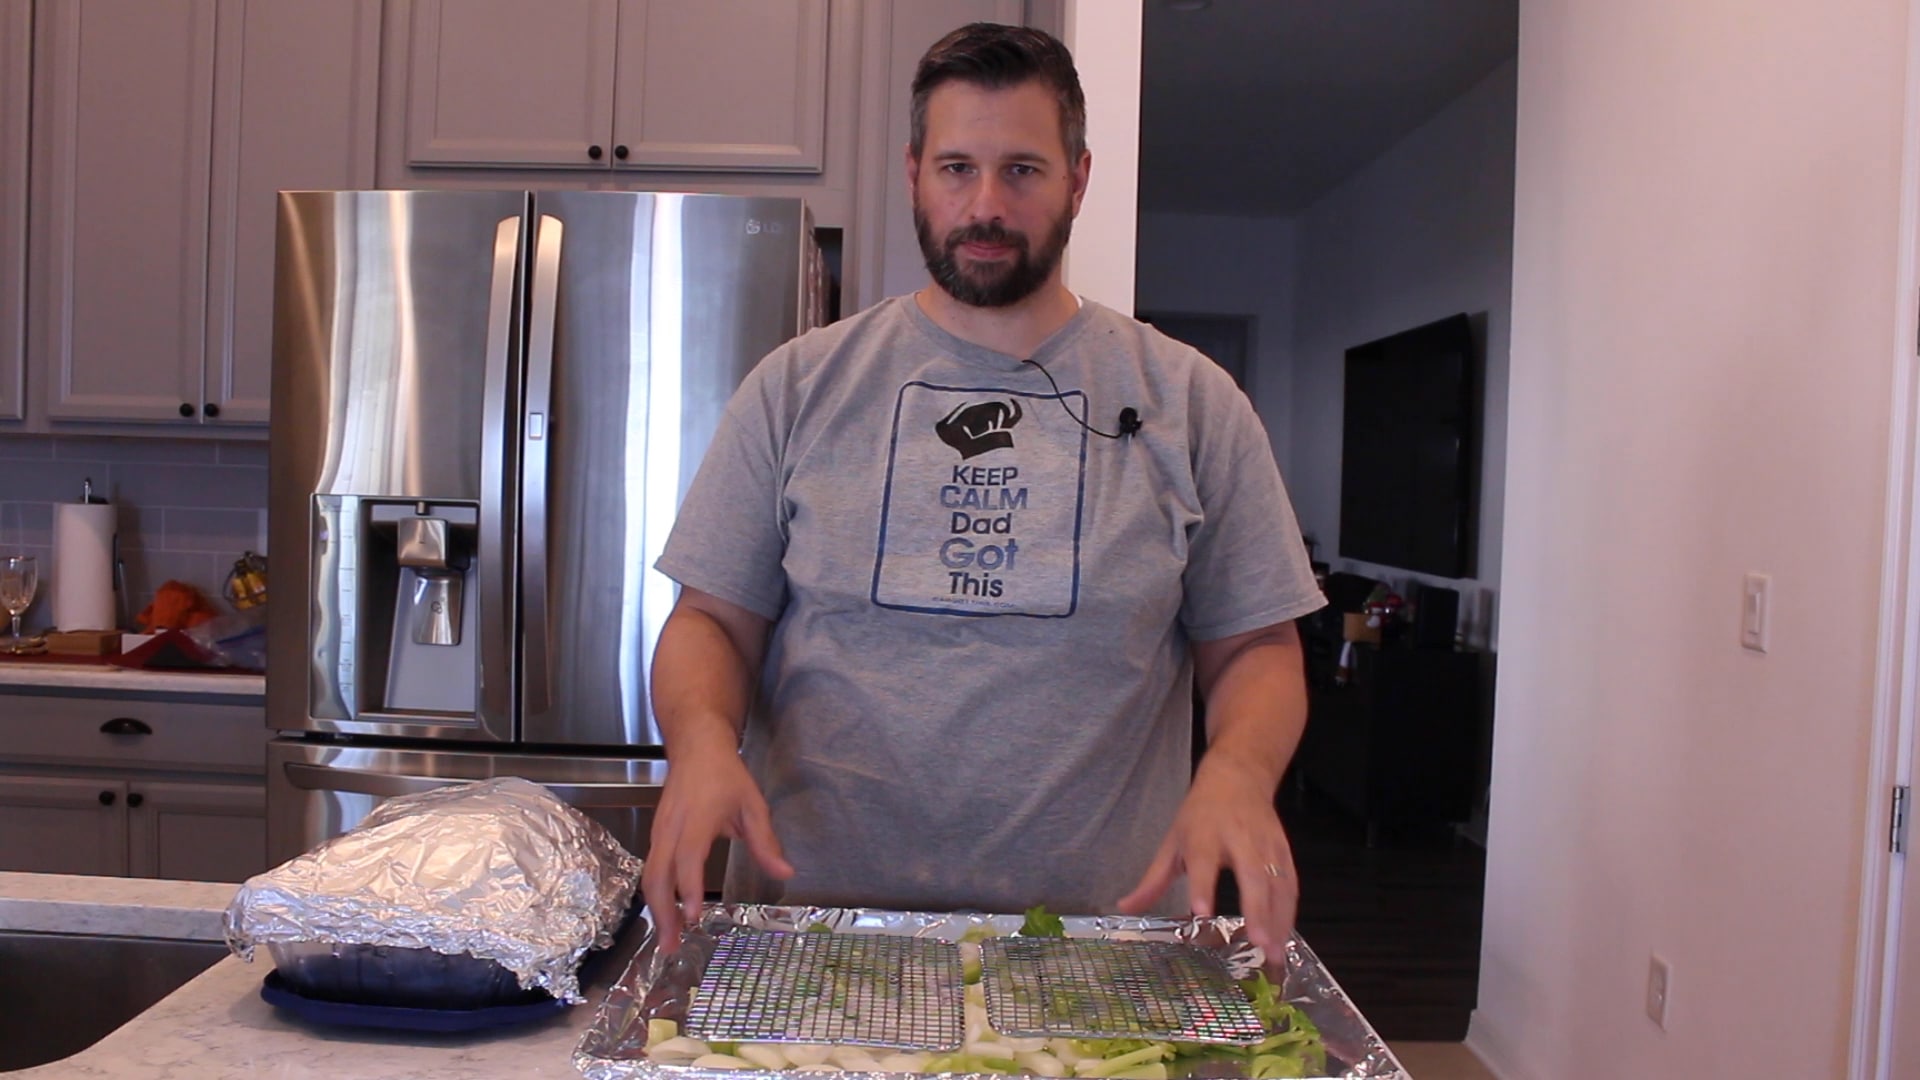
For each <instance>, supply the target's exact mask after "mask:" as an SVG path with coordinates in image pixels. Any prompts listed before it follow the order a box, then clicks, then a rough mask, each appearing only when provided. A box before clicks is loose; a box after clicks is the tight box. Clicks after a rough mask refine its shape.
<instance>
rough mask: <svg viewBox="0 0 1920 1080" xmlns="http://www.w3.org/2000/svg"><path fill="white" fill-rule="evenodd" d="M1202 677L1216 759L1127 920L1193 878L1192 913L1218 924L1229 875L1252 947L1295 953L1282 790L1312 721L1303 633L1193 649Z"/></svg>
mask: <svg viewBox="0 0 1920 1080" xmlns="http://www.w3.org/2000/svg"><path fill="white" fill-rule="evenodd" d="M1193 677H1194V682H1195V685H1197V686H1198V687H1199V688H1200V694H1201V696H1202V697H1203V698H1205V699H1206V703H1207V753H1206V756H1205V757H1203V758H1201V759H1200V767H1199V768H1198V769H1197V770H1195V771H1194V774H1193V786H1192V787H1190V788H1188V789H1187V797H1186V799H1185V800H1184V801H1183V802H1181V804H1180V810H1179V812H1178V813H1176V814H1175V815H1174V818H1173V825H1172V827H1171V828H1169V829H1168V830H1167V836H1166V839H1165V840H1163V841H1162V842H1161V844H1160V850H1159V852H1157V853H1156V854H1155V855H1154V857H1153V862H1152V863H1150V864H1149V865H1148V867H1147V872H1146V875H1145V876H1144V877H1142V878H1141V879H1140V884H1139V885H1137V886H1135V887H1134V890H1133V891H1132V892H1130V893H1128V894H1127V895H1126V896H1124V897H1121V899H1120V902H1119V906H1120V910H1121V911H1126V912H1141V911H1145V910H1147V908H1149V907H1151V906H1152V905H1153V903H1154V901H1156V900H1158V899H1159V898H1160V897H1161V895H1162V894H1164V893H1165V892H1166V891H1167V887H1168V886H1170V885H1172V884H1173V881H1174V879H1175V878H1176V877H1178V876H1180V875H1181V874H1185V875H1186V878H1187V893H1188V897H1189V903H1190V905H1191V907H1192V909H1193V913H1194V915H1196V916H1199V917H1201V918H1208V917H1211V916H1212V915H1213V911H1214V905H1213V899H1214V889H1215V888H1216V887H1217V886H1218V884H1219V880H1220V872H1221V871H1222V870H1224V869H1228V868H1231V869H1232V870H1233V876H1234V879H1235V880H1236V881H1237V882H1239V885H1240V911H1241V914H1242V915H1244V916H1245V917H1246V927H1247V940H1249V941H1251V942H1253V943H1254V944H1255V945H1258V946H1260V947H1261V948H1263V949H1273V948H1275V947H1278V946H1281V945H1284V944H1286V941H1287V938H1288V937H1289V936H1290V935H1291V934H1292V933H1293V917H1294V914H1295V912H1296V911H1297V910H1298V908H1299V902H1300V883H1299V881H1298V880H1297V879H1296V878H1295V877H1294V871H1293V845H1291V844H1289V843H1288V842H1287V833H1286V830H1285V829H1284V828H1282V827H1281V825H1280V815H1279V814H1278V813H1276V812H1275V811H1274V808H1273V794H1274V790H1275V789H1276V788H1278V787H1279V786H1280V777H1281V776H1282V775H1283V774H1284V773H1285V772H1286V768H1287V761H1288V760H1289V759H1291V758H1292V757H1293V749H1294V747H1295V746H1297V745H1299V742H1300V732H1301V729H1302V728H1304V727H1305V726H1306V722H1307V689H1306V680H1305V677H1304V675H1303V673H1302V668H1301V657H1300V634H1299V632H1298V631H1297V630H1296V629H1295V628H1294V625H1293V624H1292V623H1291V622H1283V623H1275V624H1274V625H1272V626H1267V627H1262V628H1261V629H1258V630H1249V631H1247V632H1246V633H1244V634H1235V635H1234V636H1232V637H1226V638H1218V639H1215V640H1212V641H1199V642H1195V643H1194V645H1193Z"/></svg>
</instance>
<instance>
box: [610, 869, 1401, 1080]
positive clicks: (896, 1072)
mask: <svg viewBox="0 0 1920 1080" xmlns="http://www.w3.org/2000/svg"><path fill="white" fill-rule="evenodd" d="M1024 921H1025V916H1022V915H994V914H975V913H933V912H899V911H881V910H873V909H862V908H819V907H797V906H796V907H783V906H771V905H749V904H717V905H708V907H707V908H705V909H704V910H703V912H702V915H701V918H700V920H699V922H698V924H697V925H696V926H694V927H691V928H689V929H688V930H686V931H685V932H684V933H683V934H682V937H681V940H680V946H679V948H678V949H676V950H675V951H674V952H672V953H670V954H669V953H665V952H662V951H661V949H660V942H659V940H658V938H657V935H656V933H655V931H654V929H653V928H652V927H648V928H647V931H646V935H645V937H644V939H643V940H642V942H641V944H640V947H639V950H638V951H637V952H636V953H635V954H634V956H633V959H632V961H631V962H630V963H629V964H628V967H627V970H626V972H625V973H624V974H622V975H621V977H620V978H619V979H618V980H617V981H616V982H615V983H614V984H613V986H612V987H611V988H610V989H609V990H608V993H607V996H606V998H605V999H604V1000H603V1001H602V1002H601V1003H600V1005H599V1008H598V1010H597V1011H596V1013H595V1016H594V1019H593V1022H592V1024H591V1026H590V1027H589V1028H588V1029H587V1032H586V1034H585V1035H584V1036H583V1037H582V1038H581V1040H580V1043H579V1045H578V1047H577V1048H576V1049H575V1051H574V1058H573V1060H574V1065H575V1066H576V1067H577V1068H578V1069H579V1070H580V1072H581V1073H582V1074H583V1075H585V1076H586V1077H588V1078H589V1080H723V1078H724V1080H739V1077H740V1075H741V1074H740V1072H739V1071H738V1070H740V1069H741V1068H742V1067H743V1066H749V1065H750V1066H752V1067H756V1068H759V1069H762V1070H764V1071H769V1072H773V1073H776V1074H780V1075H783V1076H796V1075H797V1074H799V1073H802V1072H809V1073H810V1072H824V1071H839V1072H848V1073H852V1074H854V1076H853V1077H852V1078H850V1080H879V1078H882V1077H891V1078H894V1080H903V1078H906V1077H912V1076H916V1075H927V1074H940V1075H944V1076H949V1077H952V1076H970V1075H974V1074H976V1073H977V1074H978V1075H979V1076H981V1077H983V1078H984V1077H985V1076H987V1075H994V1074H995V1073H998V1074H1000V1075H1004V1074H1005V1073H1009V1072H1011V1073H1029V1074H1035V1075H1083V1076H1089V1075H1105V1076H1112V1077H1133V1076H1153V1077H1158V1076H1162V1075H1164V1076H1166V1077H1167V1078H1168V1080H1173V1078H1176V1077H1202V1078H1214V1077H1217V1078H1236V1077H1261V1078H1262V1080H1268V1078H1277V1077H1281V1076H1310V1077H1312V1078H1314V1080H1335V1078H1339V1080H1345V1078H1371V1077H1380V1078H1389V1077H1398V1078H1401V1080H1405V1078H1406V1076H1407V1074H1406V1072H1405V1071H1404V1070H1403V1069H1402V1068H1401V1066H1400V1063H1399V1062H1398V1061H1397V1060H1396V1059H1395V1058H1394V1056H1393V1054H1392V1052H1391V1051H1390V1050H1389V1049H1388V1048H1387V1046H1386V1044H1385V1043H1384V1042H1383V1041H1382V1040H1381V1039H1380V1036H1379V1035H1378V1034H1377V1033H1375V1032H1374V1030H1373V1028H1372V1026H1371V1025H1369V1024H1368V1023H1367V1021H1366V1019H1365V1018H1364V1017H1362V1016H1361V1015H1360V1013H1359V1011H1358V1010H1357V1009H1355V1008H1354V1006H1353V1003H1352V1001H1351V1000H1349V999H1348V997H1347V995H1346V993H1345V992H1344V991H1342V990H1341V989H1340V986H1339V984H1337V983H1336V982H1335V981H1334V980H1333V977H1332V976H1331V975H1330V974H1329V973H1328V972H1327V970H1326V968H1325V966H1324V965H1322V964H1321V963H1320V960H1319V958H1318V957H1317V956H1315V955H1314V953H1313V950H1312V949H1311V948H1309V947H1308V946H1307V943H1306V942H1305V941H1303V940H1301V939H1300V938H1299V937H1298V936H1295V937H1294V938H1292V939H1291V940H1289V941H1288V943H1287V945H1286V947H1285V948H1284V949H1283V950H1281V951H1280V952H1279V953H1278V954H1274V955H1269V954H1268V953H1266V952H1265V951H1264V950H1262V949H1260V948H1258V947H1256V946H1254V945H1253V944H1251V943H1250V942H1249V941H1248V940H1247V938H1246V934H1245V932H1244V928H1243V921H1242V920H1240V919H1237V918H1211V919H1171V918H1164V917H1154V916H1143V917H1135V916H1117V915H1116V916H1097V917H1073V916H1068V917H1065V918H1063V919H1062V920H1061V924H1062V927H1063V928H1064V930H1065V933H1066V936H1067V937H1068V938H1071V939H1092V940H1098V941H1128V942H1168V943H1178V944H1182V945H1188V946H1194V947H1197V949H1199V950H1204V951H1205V952H1206V953H1207V954H1210V955H1211V956H1212V957H1215V958H1217V959H1218V960H1219V961H1220V962H1221V963H1222V964H1223V965H1224V966H1225V968H1226V969H1228V971H1229V972H1230V973H1231V975H1232V977H1233V978H1235V979H1240V980H1247V981H1246V982H1244V983H1242V985H1245V986H1251V985H1253V980H1254V979H1255V978H1256V977H1258V979H1259V982H1260V983H1261V985H1263V986H1266V987H1269V989H1268V991H1267V992H1268V993H1269V994H1272V995H1273V997H1274V999H1275V1000H1277V1001H1279V1002H1283V1003H1285V1004H1286V1005H1291V1006H1293V1007H1294V1010H1297V1012H1295V1013H1294V1014H1295V1015H1298V1016H1300V1017H1302V1018H1303V1019H1302V1020H1301V1021H1300V1022H1299V1023H1297V1024H1296V1025H1292V1026H1295V1027H1297V1028H1298V1029H1299V1030H1300V1031H1304V1032H1306V1033H1310V1034H1311V1035H1312V1036H1313V1037H1314V1038H1315V1039H1316V1040H1317V1042H1318V1046H1317V1047H1316V1048H1315V1051H1316V1052H1315V1055H1314V1056H1313V1057H1312V1058H1311V1059H1310V1060H1314V1061H1316V1062H1317V1061H1319V1060H1321V1059H1320V1057H1319V1056H1318V1052H1319V1050H1320V1049H1321V1048H1323V1049H1324V1066H1323V1067H1322V1068H1319V1069H1316V1070H1313V1071H1311V1072H1294V1071H1290V1070H1289V1068H1288V1067H1287V1066H1286V1065H1285V1064H1281V1065H1279V1066H1277V1067H1276V1066H1275V1065H1274V1064H1273V1062H1274V1061H1275V1060H1276V1059H1274V1058H1265V1057H1259V1056H1256V1053H1255V1051H1256V1048H1254V1047H1225V1046H1223V1047H1221V1048H1220V1049H1221V1051H1222V1052H1221V1053H1219V1054H1194V1055H1188V1054H1187V1053H1185V1052H1182V1053H1181V1054H1180V1055H1179V1056H1172V1055H1170V1054H1167V1053H1166V1052H1165V1051H1164V1050H1161V1051H1159V1052H1158V1053H1157V1054H1156V1050H1155V1049H1154V1048H1153V1047H1152V1046H1151V1045H1150V1044H1148V1043H1146V1042H1144V1041H1140V1040H1135V1041H1134V1042H1109V1043H1107V1044H1105V1045H1106V1046H1107V1047H1112V1048H1114V1049H1111V1050H1108V1051H1107V1052H1108V1053H1109V1054H1115V1055H1117V1054H1118V1053H1120V1052H1121V1050H1124V1049H1127V1048H1129V1047H1133V1046H1136V1045H1137V1046H1139V1047H1141V1049H1140V1050H1139V1051H1138V1052H1137V1054H1135V1056H1136V1057H1138V1058H1139V1059H1140V1061H1141V1062H1144V1063H1147V1064H1146V1066H1145V1068H1144V1069H1143V1068H1140V1067H1137V1066H1136V1063H1134V1062H1130V1061H1125V1060H1121V1059H1120V1058H1118V1057H1117V1056H1116V1057H1110V1058H1109V1059H1108V1060H1106V1061H1104V1062H1100V1063H1094V1062H1092V1060H1091V1059H1090V1058H1085V1059H1080V1060H1079V1061H1078V1062H1077V1063H1075V1062H1072V1061H1068V1062H1064V1063H1063V1062H1062V1061H1061V1060H1060V1058H1059V1057H1056V1056H1055V1054H1054V1053H1050V1052H1047V1051H1055V1050H1057V1052H1058V1053H1059V1054H1060V1055H1062V1056H1070V1055H1071V1054H1073V1053H1075V1052H1076V1050H1075V1049H1074V1047H1078V1048H1079V1049H1085V1048H1086V1047H1085V1046H1084V1044H1061V1043H1060V1042H1059V1040H1047V1041H1046V1044H1045V1046H1044V1048H1043V1047H1042V1043H1041V1041H1040V1040H1006V1041H1008V1042H1018V1043H1021V1044H1023V1045H1024V1046H1026V1047H1027V1048H1028V1049H1035V1050H1041V1052H1039V1053H1037V1054H1031V1055H1030V1054H1027V1053H1025V1052H1022V1053H1021V1054H1019V1055H1017V1056H1016V1059H1015V1060H1008V1061H1006V1062H1005V1063H1004V1066H1001V1065H1000V1064H998V1063H996V1066H995V1069H993V1070H989V1069H985V1068H969V1067H968V1065H969V1064H970V1063H976V1062H979V1061H980V1060H981V1059H980V1058H978V1057H972V1056H966V1055H960V1056H955V1055H950V1054H939V1053H921V1054H902V1053H900V1052H898V1051H889V1050H885V1049H872V1050H871V1052H868V1050H867V1049H866V1048H862V1047H859V1046H829V1045H793V1046H784V1047H782V1046H779V1045H765V1044H734V1043H720V1044H714V1045H712V1046H709V1045H707V1044H705V1043H701V1042H699V1041H698V1040H689V1038H688V1036H687V1035H686V1034H685V1032H686V1030H687V1025H688V1018H689V1014H690V1013H694V1014H695V1020H696V1023H697V1022H698V1019H699V1017H698V1013H699V1012H700V1010H699V1009H696V1008H695V1005H696V1003H697V1002H698V1000H699V997H700V994H701V993H702V992H703V991H702V982H703V976H706V975H707V974H708V968H709V965H710V964H712V963H714V962H715V960H714V958H715V956H716V953H717V952H721V951H722V949H721V945H722V942H723V941H725V940H727V939H728V938H729V937H730V936H733V935H747V934H753V933H757V932H766V931H776V932H831V933H835V934H884V935H894V936H898V937H903V938H917V939H933V940H937V941H945V942H964V943H977V942H978V941H980V940H981V939H982V938H992V937H1000V936H1010V935H1015V934H1017V933H1018V932H1019V931H1020V930H1021V927H1022V924H1023V922H1024ZM967 947H968V946H967V945H965V944H963V945H961V948H962V949H965V948H967ZM963 955H965V956H966V964H967V966H968V969H969V970H968V980H969V982H976V981H978V980H979V978H980V969H979V961H978V957H979V952H978V950H977V949H975V951H973V952H970V953H966V954H963ZM991 979H992V973H991V972H989V973H988V980H989V981H990V980H991ZM708 985H709V992H710V987H711V985H712V980H710V979H709V980H708ZM781 989H782V988H776V992H775V993H774V994H773V996H774V997H775V998H778V997H780V996H782V995H781V993H780V992H779V991H780V990H781ZM786 989H792V988H786ZM968 989H969V990H974V989H976V987H975V986H969V987H968ZM828 992H829V993H840V991H838V990H829V991H828ZM798 993H799V994H800V995H801V996H803V997H804V996H806V995H809V994H811V995H813V996H815V997H819V996H820V995H821V991H820V990H819V989H817V988H814V987H812V986H808V987H805V988H800V989H799V990H798ZM760 1004H761V1007H762V1008H764V1005H765V1000H764V997H763V998H762V999H761V1002H760ZM1269 1004H1272V1002H1271V1001H1270V1002H1269ZM968 1008H969V1009H972V1008H973V1006H972V1005H969V1006H968ZM1287 1011H1290V1012H1291V1011H1293V1010H1287ZM981 1015H984V1014H971V1015H970V1019H969V1021H968V1023H969V1035H968V1036H967V1037H968V1038H970V1039H971V1038H973V1034H972V1031H973V1029H974V1027H975V1025H976V1023H977V1017H979V1016H981ZM1269 1030H1270V1033H1271V1034H1273V1035H1276V1036H1277V1035H1281V1034H1284V1032H1282V1031H1277V1030H1274V1029H1269ZM986 1034H987V1036H989V1037H992V1036H993V1032H991V1031H989V1032H987V1033H986ZM668 1039H676V1040H680V1041H679V1042H668V1041H666V1040H668ZM832 1041H833V1040H831V1039H823V1040H821V1042H823V1043H831V1042H832ZM1271 1041H1273V1042H1285V1041H1286V1040H1285V1039H1278V1038H1276V1039H1273V1040H1271ZM689 1042H690V1043H691V1045H692V1046H694V1047H695V1049H694V1050H686V1049H685V1047H686V1046H687V1045H689ZM650 1044H651V1045H652V1047H653V1050H652V1052H651V1053H650V1052H649V1045H650ZM927 1045H932V1043H931V1042H930V1043H928V1044H927ZM967 1045H968V1047H969V1048H972V1047H973V1046H974V1044H973V1043H968V1044H967ZM782 1049H784V1050H785V1051H786V1052H785V1053H780V1052H779V1051H780V1050H782ZM700 1050H719V1051H732V1052H731V1053H725V1052H722V1053H719V1054H718V1055H717V1056H712V1057H708V1056H704V1055H702V1056H698V1057H693V1058H689V1057H688V1056H687V1055H688V1054H691V1053H698V1052H699V1051H700ZM1255 1062H1260V1063H1261V1064H1260V1065H1259V1066H1257V1067H1256V1066H1255V1064H1254V1063H1255Z"/></svg>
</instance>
